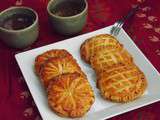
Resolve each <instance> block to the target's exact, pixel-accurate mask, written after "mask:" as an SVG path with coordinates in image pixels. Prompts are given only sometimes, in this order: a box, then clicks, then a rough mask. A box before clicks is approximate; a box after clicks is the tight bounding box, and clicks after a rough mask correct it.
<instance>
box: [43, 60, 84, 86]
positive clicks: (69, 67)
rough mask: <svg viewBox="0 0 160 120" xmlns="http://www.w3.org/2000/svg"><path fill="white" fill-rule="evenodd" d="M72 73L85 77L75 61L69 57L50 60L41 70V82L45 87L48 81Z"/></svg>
mask: <svg viewBox="0 0 160 120" xmlns="http://www.w3.org/2000/svg"><path fill="white" fill-rule="evenodd" d="M74 72H78V73H80V74H82V75H84V76H85V74H84V73H83V72H82V70H81V68H80V67H79V65H78V64H77V62H76V60H75V59H73V58H70V57H69V58H67V57H64V58H51V59H50V60H48V62H47V63H46V64H45V65H44V66H43V68H42V72H41V80H42V83H44V85H45V86H46V87H47V86H48V84H49V81H50V79H52V78H54V77H56V76H59V75H62V74H66V73H74Z"/></svg>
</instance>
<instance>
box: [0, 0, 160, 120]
mask: <svg viewBox="0 0 160 120" xmlns="http://www.w3.org/2000/svg"><path fill="white" fill-rule="evenodd" d="M47 3H48V0H1V1H0V11H1V10H4V9H6V8H8V7H10V6H15V5H16V6H29V7H31V8H33V9H35V10H36V11H37V12H38V14H39V19H40V36H39V39H38V40H37V42H35V43H34V44H33V45H32V46H30V47H28V48H26V49H24V50H17V49H11V48H8V47H6V46H5V45H4V44H3V43H1V42H0V55H1V57H0V120H41V117H40V114H39V112H38V110H37V107H36V105H35V103H34V101H33V99H32V96H31V94H30V92H29V90H28V88H27V86H26V83H25V81H24V78H23V76H22V74H21V72H20V69H19V67H18V65H17V63H16V61H15V58H14V55H15V54H16V53H19V52H22V51H26V50H29V49H32V48H36V47H40V46H43V45H47V44H50V43H53V42H56V41H60V40H64V39H66V38H68V37H66V36H61V35H58V34H56V33H55V32H54V31H52V30H51V29H50V26H49V23H48V18H47V11H46V6H47ZM88 3H89V11H88V22H87V25H86V27H85V28H84V30H83V31H82V32H81V33H80V34H83V33H87V32H91V31H94V30H97V29H100V28H103V27H106V26H108V25H111V24H113V23H114V22H115V21H116V20H118V19H120V18H121V17H122V16H124V15H126V14H127V13H128V11H129V10H130V9H131V8H132V7H134V6H135V5H137V4H140V3H141V4H142V5H141V8H140V10H139V11H137V13H136V14H135V16H133V17H132V18H131V19H130V20H128V21H127V22H126V24H125V26H124V29H125V30H126V31H127V33H128V34H129V35H130V36H131V38H132V39H133V40H134V42H135V43H136V44H137V45H138V47H139V48H140V49H141V50H142V51H143V53H144V54H145V55H146V56H147V58H148V59H149V60H150V61H151V62H152V64H153V65H154V66H155V67H156V68H157V70H158V71H159V72H160V7H159V5H160V1H159V0H88ZM159 108H160V102H157V103H154V104H152V105H149V106H146V107H143V108H140V109H137V110H134V111H131V112H128V113H125V114H122V115H119V116H117V117H114V118H111V119H110V120H160V117H159Z"/></svg>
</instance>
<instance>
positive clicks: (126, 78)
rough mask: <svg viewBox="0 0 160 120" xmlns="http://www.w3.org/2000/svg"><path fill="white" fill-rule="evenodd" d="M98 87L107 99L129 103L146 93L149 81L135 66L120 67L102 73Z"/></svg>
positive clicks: (98, 80) (99, 76)
mask: <svg viewBox="0 0 160 120" xmlns="http://www.w3.org/2000/svg"><path fill="white" fill-rule="evenodd" d="M97 85H98V88H99V89H100V93H101V95H102V96H103V97H104V98H105V99H107V100H111V101H115V102H129V101H132V100H134V99H136V98H138V97H140V96H141V95H142V94H143V93H144V91H145V89H146V87H147V81H146V78H145V76H144V74H143V73H142V72H141V71H140V70H139V69H138V68H137V67H136V66H135V65H132V66H119V67H112V69H109V70H106V71H103V72H101V73H100V74H99V75H98V79H97Z"/></svg>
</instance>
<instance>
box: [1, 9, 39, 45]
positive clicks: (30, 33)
mask: <svg viewBox="0 0 160 120" xmlns="http://www.w3.org/2000/svg"><path fill="white" fill-rule="evenodd" d="M17 14H23V15H26V16H27V15H29V16H30V18H31V19H33V23H32V24H31V25H29V26H28V27H25V28H23V29H19V30H13V29H7V28H4V27H3V26H1V24H3V23H4V21H5V20H6V19H7V18H9V17H10V16H13V15H17ZM38 35H39V27H38V15H37V13H36V12H35V11H34V10H33V9H31V8H28V7H10V8H8V9H6V10H4V11H2V12H1V13H0V40H1V41H3V42H4V43H5V44H7V45H8V46H10V47H13V48H25V47H28V46H29V45H31V44H32V43H33V42H35V41H36V39H37V37H38Z"/></svg>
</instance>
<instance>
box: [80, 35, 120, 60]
mask: <svg viewBox="0 0 160 120" xmlns="http://www.w3.org/2000/svg"><path fill="white" fill-rule="evenodd" d="M100 47H107V48H108V49H117V48H121V47H122V45H121V44H120V43H119V42H118V41H117V39H116V38H114V37H113V36H111V35H108V34H101V35H97V36H94V37H92V38H89V39H88V40H86V41H85V42H84V43H83V44H82V45H81V48H80V54H81V57H82V59H83V60H84V61H85V62H87V63H90V58H91V57H92V56H93V55H94V53H95V50H96V49H99V48H100Z"/></svg>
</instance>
